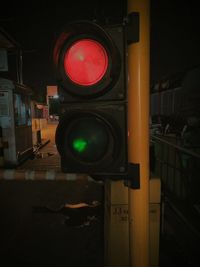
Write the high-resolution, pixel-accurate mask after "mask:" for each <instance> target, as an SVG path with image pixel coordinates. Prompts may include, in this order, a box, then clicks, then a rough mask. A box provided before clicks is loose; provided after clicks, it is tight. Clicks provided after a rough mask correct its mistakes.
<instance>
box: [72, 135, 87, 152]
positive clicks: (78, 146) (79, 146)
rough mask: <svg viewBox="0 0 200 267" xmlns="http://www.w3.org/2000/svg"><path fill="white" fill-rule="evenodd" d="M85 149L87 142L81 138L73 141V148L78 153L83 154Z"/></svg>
mask: <svg viewBox="0 0 200 267" xmlns="http://www.w3.org/2000/svg"><path fill="white" fill-rule="evenodd" d="M86 147H87V142H86V141H85V140H84V139H82V138H79V139H75V140H74V141H73V148H74V150H76V151H78V152H79V153H81V152H84V151H85V150H86Z"/></svg>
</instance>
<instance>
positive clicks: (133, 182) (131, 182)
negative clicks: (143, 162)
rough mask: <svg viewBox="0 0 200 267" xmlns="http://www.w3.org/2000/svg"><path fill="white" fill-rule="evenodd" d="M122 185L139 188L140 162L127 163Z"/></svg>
mask: <svg viewBox="0 0 200 267" xmlns="http://www.w3.org/2000/svg"><path fill="white" fill-rule="evenodd" d="M124 185H125V186H127V187H129V188H132V189H140V164H138V163H129V164H128V174H127V176H126V179H125V181H124Z"/></svg>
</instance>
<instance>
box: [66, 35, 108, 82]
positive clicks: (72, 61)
mask: <svg viewBox="0 0 200 267" xmlns="http://www.w3.org/2000/svg"><path fill="white" fill-rule="evenodd" d="M107 68H108V55H107V52H106V50H105V48H104V47H103V46H102V45H101V44H100V43H99V42H97V41H95V40H92V39H81V40H78V41H76V42H75V43H73V44H72V45H71V46H70V47H69V48H68V50H67V51H66V53H65V56H64V69H65V73H66V75H67V76H68V77H69V78H70V79H71V80H72V81H73V82H74V83H76V84H78V85H82V86H91V85H94V84H96V83H98V82H99V81H100V80H101V79H102V77H103V76H104V75H105V73H106V71H107Z"/></svg>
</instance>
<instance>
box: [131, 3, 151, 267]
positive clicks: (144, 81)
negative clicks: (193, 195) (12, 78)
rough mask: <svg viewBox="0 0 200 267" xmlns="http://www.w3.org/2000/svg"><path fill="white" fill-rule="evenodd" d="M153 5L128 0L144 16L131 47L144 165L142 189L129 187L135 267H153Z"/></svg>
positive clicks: (134, 137) (138, 153)
mask: <svg viewBox="0 0 200 267" xmlns="http://www.w3.org/2000/svg"><path fill="white" fill-rule="evenodd" d="M149 6H150V5H149V0H128V13H131V12H139V17H140V24H139V27H140V30H139V33H140V36H139V42H137V43H133V44H131V45H129V49H128V70H129V84H128V106H129V107H128V114H129V119H128V120H129V121H128V124H129V162H131V163H139V165H140V189H129V218H130V222H129V237H130V240H129V241H130V266H131V267H148V266H149V43H150V40H149V24H150V23H149V13H150V12H149V10H150V7H149ZM133 27H134V26H133Z"/></svg>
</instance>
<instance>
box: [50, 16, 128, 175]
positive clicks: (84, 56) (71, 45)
mask: <svg viewBox="0 0 200 267" xmlns="http://www.w3.org/2000/svg"><path fill="white" fill-rule="evenodd" d="M53 59H54V66H55V73H56V78H57V84H58V94H59V101H60V110H61V114H60V121H59V124H58V127H57V130H56V137H55V138H56V146H57V149H58V152H59V154H60V156H61V170H62V171H63V172H68V173H87V174H89V175H94V176H95V175H97V176H98V175H116V176H117V175H121V174H125V173H126V171H127V89H126V88H127V77H126V38H125V29H124V25H122V24H120V25H107V26H105V27H103V26H100V25H98V24H96V23H93V22H90V21H76V22H72V23H69V24H68V25H66V27H65V28H64V30H63V31H62V33H61V34H60V35H59V37H58V38H57V40H56V42H55V46H54V52H53Z"/></svg>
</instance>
